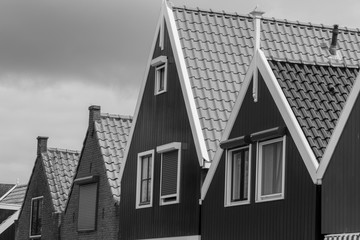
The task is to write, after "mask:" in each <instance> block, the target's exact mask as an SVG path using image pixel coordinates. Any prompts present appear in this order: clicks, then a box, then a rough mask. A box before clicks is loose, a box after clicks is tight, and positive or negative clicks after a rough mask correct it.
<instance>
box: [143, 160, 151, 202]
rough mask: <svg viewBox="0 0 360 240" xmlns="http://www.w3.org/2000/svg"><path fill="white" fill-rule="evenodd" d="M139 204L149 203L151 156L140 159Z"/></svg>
mask: <svg viewBox="0 0 360 240" xmlns="http://www.w3.org/2000/svg"><path fill="white" fill-rule="evenodd" d="M140 164H141V179H140V204H146V203H149V202H150V198H151V181H152V180H151V171H152V169H151V168H152V165H151V156H144V157H142V158H141V163H140Z"/></svg>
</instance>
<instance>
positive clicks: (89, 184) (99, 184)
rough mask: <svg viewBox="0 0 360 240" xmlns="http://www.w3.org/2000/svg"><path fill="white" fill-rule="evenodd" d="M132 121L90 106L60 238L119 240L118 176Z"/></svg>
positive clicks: (129, 118)
mask: <svg viewBox="0 0 360 240" xmlns="http://www.w3.org/2000/svg"><path fill="white" fill-rule="evenodd" d="M131 123H132V118H131V117H129V116H120V115H112V114H105V113H101V111H100V107H99V106H90V107H89V125H88V129H87V133H86V137H85V140H84V144H83V149H82V151H81V156H80V160H79V164H78V167H77V171H76V176H75V179H74V182H73V186H72V188H71V192H70V196H69V201H68V204H67V206H66V210H65V216H64V219H63V222H62V225H61V239H109V240H111V239H118V234H119V211H118V209H119V207H118V206H119V202H120V180H119V174H120V171H121V169H122V168H123V164H124V160H123V159H124V158H123V157H124V149H125V147H126V144H127V139H128V136H129V132H130V128H131Z"/></svg>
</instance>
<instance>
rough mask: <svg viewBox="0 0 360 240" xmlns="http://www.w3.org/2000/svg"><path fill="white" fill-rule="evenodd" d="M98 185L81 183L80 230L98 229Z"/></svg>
mask: <svg viewBox="0 0 360 240" xmlns="http://www.w3.org/2000/svg"><path fill="white" fill-rule="evenodd" d="M97 185H98V184H97V183H88V184H82V185H79V207H78V211H79V212H78V231H94V230H96V210H97Z"/></svg>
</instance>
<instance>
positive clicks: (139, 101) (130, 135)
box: [119, 5, 164, 186]
mask: <svg viewBox="0 0 360 240" xmlns="http://www.w3.org/2000/svg"><path fill="white" fill-rule="evenodd" d="M163 8H164V5H163V6H162V8H161V14H160V17H159V19H158V23H157V26H156V30H155V36H154V38H153V42H152V44H151V50H150V54H149V57H148V61H147V64H146V69H145V72H144V76H143V81H142V83H141V87H140V91H139V95H138V99H137V102H136V107H135V112H134V117H133V121H132V124H131V129H130V134H129V140H128V142H127V144H126V148H125V153H124V160H125V162H124V167H122V168H121V169H120V177H119V181H120V186H121V179H122V176H123V173H124V169H125V165H126V162H127V158H128V155H129V150H130V147H131V142H132V138H133V135H134V130H135V127H136V122H137V118H138V116H139V110H140V106H141V101H142V98H143V95H144V91H145V86H146V82H147V78H148V75H149V72H150V67H151V61H152V60H153V55H154V50H155V47H156V41H157V38H158V35H159V31H160V25H161V24H162V23H161V22H162V21H163V19H164V17H163V12H164V9H163Z"/></svg>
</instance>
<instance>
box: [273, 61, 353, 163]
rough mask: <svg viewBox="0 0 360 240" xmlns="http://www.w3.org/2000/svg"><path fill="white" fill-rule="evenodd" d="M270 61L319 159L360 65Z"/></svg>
mask: <svg viewBox="0 0 360 240" xmlns="http://www.w3.org/2000/svg"><path fill="white" fill-rule="evenodd" d="M269 64H270V66H271V68H272V70H273V72H274V74H275V77H276V78H277V80H278V82H279V85H280V86H281V88H282V90H283V92H284V94H285V96H286V99H287V101H288V102H289V105H290V107H291V109H292V111H293V113H294V115H295V117H296V119H297V120H298V122H299V124H300V126H301V128H302V130H303V132H304V134H305V136H306V138H307V141H308V142H309V144H310V147H311V148H312V150H313V152H314V154H315V157H316V159H317V160H318V162H320V160H321V158H322V156H323V154H324V152H325V149H326V147H327V145H328V143H329V141H330V137H331V135H332V133H333V131H334V129H335V126H336V124H337V122H338V119H339V117H340V114H341V112H342V110H343V108H344V106H345V102H346V100H347V98H348V96H349V94H350V91H351V89H352V87H353V84H354V82H355V79H356V77H357V75H358V73H359V69H357V68H347V67H335V66H321V65H320V66H319V65H308V64H296V63H289V62H279V61H273V60H271V61H269Z"/></svg>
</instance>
